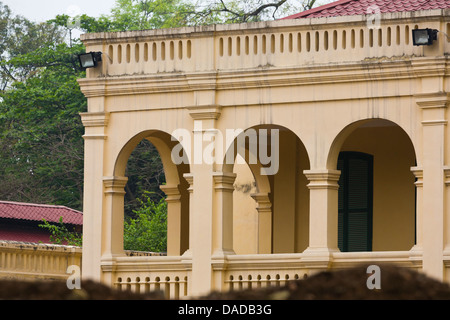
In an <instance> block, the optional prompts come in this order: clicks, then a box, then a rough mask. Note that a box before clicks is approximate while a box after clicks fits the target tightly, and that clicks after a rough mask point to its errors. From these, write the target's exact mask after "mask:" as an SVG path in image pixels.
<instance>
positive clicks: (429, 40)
mask: <svg viewBox="0 0 450 320" xmlns="http://www.w3.org/2000/svg"><path fill="white" fill-rule="evenodd" d="M438 32H439V31H438V30H435V29H428V28H427V29H413V31H412V36H413V44H414V45H415V46H429V45H432V44H433V41H435V40H437V33H438Z"/></svg>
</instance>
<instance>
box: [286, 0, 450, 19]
mask: <svg viewBox="0 0 450 320" xmlns="http://www.w3.org/2000/svg"><path fill="white" fill-rule="evenodd" d="M373 5H376V6H378V8H379V9H380V13H387V12H405V11H422V10H433V9H447V8H450V1H449V0H339V1H335V2H332V3H329V4H326V5H323V6H320V7H317V8H314V9H311V10H307V11H303V12H300V13H297V14H294V15H292V16H289V17H286V18H284V19H301V18H322V17H339V16H353V15H366V14H368V13H367V9H368V8H369V7H370V6H373ZM370 13H372V12H369V14H370Z"/></svg>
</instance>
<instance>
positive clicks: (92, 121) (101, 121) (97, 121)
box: [80, 112, 109, 127]
mask: <svg viewBox="0 0 450 320" xmlns="http://www.w3.org/2000/svg"><path fill="white" fill-rule="evenodd" d="M80 117H81V121H82V123H83V125H84V126H85V127H107V126H108V123H109V112H83V113H80Z"/></svg>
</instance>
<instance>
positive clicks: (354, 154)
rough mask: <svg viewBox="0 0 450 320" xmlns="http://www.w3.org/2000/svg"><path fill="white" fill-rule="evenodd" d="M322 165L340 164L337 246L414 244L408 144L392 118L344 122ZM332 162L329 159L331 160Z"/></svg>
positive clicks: (412, 155) (401, 246) (374, 248)
mask: <svg viewBox="0 0 450 320" xmlns="http://www.w3.org/2000/svg"><path fill="white" fill-rule="evenodd" d="M330 159H333V161H332V162H331V163H330V162H329V163H328V165H329V166H330V165H333V166H334V168H335V169H336V168H337V169H338V170H341V176H340V179H339V201H338V202H339V203H338V211H339V217H338V246H339V248H340V250H341V251H401V250H409V249H411V247H412V246H413V245H414V244H415V228H416V225H415V220H416V219H415V216H416V211H415V210H416V193H415V192H416V191H415V185H414V182H415V177H414V175H413V174H412V172H411V167H413V166H415V164H416V155H415V151H414V146H413V144H412V141H411V139H410V137H409V136H408V135H407V133H406V132H405V131H404V130H403V129H402V128H401V127H400V126H399V125H397V124H395V123H393V122H391V121H388V120H383V119H372V120H363V121H359V122H356V123H353V124H351V125H349V126H348V127H346V128H345V129H344V130H343V131H342V132H341V133H340V135H339V136H338V138H337V139H336V141H335V143H334V144H333V148H332V152H331V153H330V157H329V160H330ZM333 162H334V163H333Z"/></svg>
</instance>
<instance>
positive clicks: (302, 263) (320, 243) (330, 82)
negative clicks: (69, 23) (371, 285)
mask: <svg viewBox="0 0 450 320" xmlns="http://www.w3.org/2000/svg"><path fill="white" fill-rule="evenodd" d="M382 2H383V1H375V4H376V3H378V4H381V3H382ZM413 2H415V1H411V3H413ZM444 2H445V1H434V2H433V1H431V2H428V5H430V3H431V5H433V4H434V7H431V8H428V7H427V8H421V7H420V6H419V7H417V6H413V7H414V10H416V11H405V10H406V9H405V8H403V10H402V8H400V9H399V8H397V7H396V8H391V7H383V6H382V5H380V6H378V7H372V8H370V10H372V11H370V12H368V11H367V12H366V9H367V8H362V7H361V6H362V5H361V3H359V1H356V0H353V1H347V0H341V1H337V2H336V3H333V4H330V5H327V6H325V7H321V8H316V9H314V10H312V11H310V12H306V13H302V14H301V15H299V16H294V17H289V19H283V20H279V21H271V22H260V23H248V24H236V25H215V26H203V27H189V28H180V29H166V30H148V31H135V32H121V33H97V34H86V35H83V36H82V40H83V42H84V44H85V45H86V47H87V52H101V53H102V61H101V62H100V63H99V64H98V66H96V67H95V68H89V69H88V70H87V78H86V79H80V81H79V83H80V86H81V89H82V91H83V93H84V94H85V95H86V97H87V98H88V112H86V113H83V114H82V115H81V117H82V120H83V123H84V126H85V129H86V132H85V136H84V138H85V193H84V194H85V199H84V210H83V211H84V226H83V228H84V243H83V261H82V266H83V269H82V274H83V277H85V278H91V279H95V280H99V281H102V282H104V283H107V284H109V285H111V286H117V287H119V288H131V289H132V290H136V291H140V292H143V291H145V290H153V289H155V288H159V289H163V290H165V291H166V294H167V296H169V297H172V298H181V297H184V296H197V295H201V294H205V293H207V292H209V291H211V290H229V289H238V288H248V287H252V288H256V287H260V286H266V285H270V284H274V283H275V284H283V283H285V282H286V281H289V280H292V279H298V278H303V277H304V276H305V275H308V274H311V273H314V272H317V271H320V270H324V269H328V268H345V267H349V266H353V265H356V264H358V263H371V264H377V263H383V262H390V263H395V264H398V265H400V266H404V267H409V268H415V269H417V270H422V271H423V272H425V273H426V274H428V275H430V276H432V277H435V278H437V279H440V280H443V281H449V280H450V265H449V264H450V203H449V200H448V199H450V166H449V164H450V144H449V141H450V140H449V138H450V136H449V131H448V127H447V121H448V120H447V118H448V110H447V108H448V105H449V101H450V100H449V99H450V98H449V97H450V93H449V92H450V81H449V80H450V79H449V59H448V55H449V53H450V42H449V37H448V36H447V34H450V21H449V16H450V9H448V8H449V7H450V6H449V4H448V2H447V4H445V3H444ZM402 3H404V2H402ZM358 8H359V10H364V13H359V12H358V11H357V10H356V9H358ZM361 8H362V9H361ZM377 8H378V9H377ZM333 14H334V15H335V16H331V15H333ZM427 28H428V29H430V30H437V33H436V32H435V33H434V34H436V35H437V36H436V39H435V40H434V41H432V42H431V43H429V44H428V45H421V46H417V45H414V43H413V42H414V39H413V30H422V29H424V30H426V29H427ZM425 32H426V31H425ZM431 34H433V33H431ZM143 139H148V140H149V141H150V142H151V143H152V144H153V145H154V146H155V147H156V148H157V150H158V151H159V153H160V156H161V159H162V162H163V165H164V170H165V174H166V181H167V184H166V185H164V186H161V188H162V190H163V191H164V192H165V193H166V195H167V202H168V252H167V256H145V255H144V256H127V255H126V254H125V253H124V250H123V219H124V186H125V185H126V182H127V178H126V176H125V168H126V164H127V161H128V158H129V156H130V154H131V152H132V151H133V150H134V148H135V147H136V146H137V144H138V143H139V142H140V141H142V140H143Z"/></svg>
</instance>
